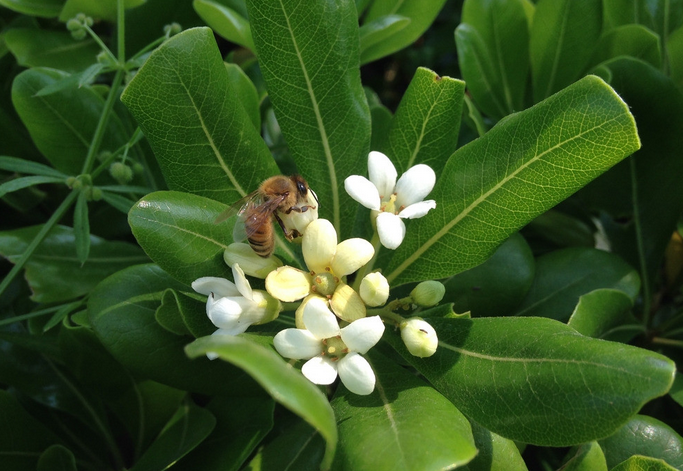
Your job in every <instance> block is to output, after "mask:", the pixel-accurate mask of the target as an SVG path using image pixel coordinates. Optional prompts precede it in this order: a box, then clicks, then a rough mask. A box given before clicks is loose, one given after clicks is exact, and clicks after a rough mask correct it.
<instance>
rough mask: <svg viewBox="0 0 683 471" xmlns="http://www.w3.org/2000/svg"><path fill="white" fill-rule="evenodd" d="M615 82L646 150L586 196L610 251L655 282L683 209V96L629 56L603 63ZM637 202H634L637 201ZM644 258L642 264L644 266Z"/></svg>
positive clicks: (661, 76)
mask: <svg viewBox="0 0 683 471" xmlns="http://www.w3.org/2000/svg"><path fill="white" fill-rule="evenodd" d="M603 65H604V67H605V68H607V69H608V70H609V72H610V74H611V76H612V79H611V84H612V86H614V88H615V90H617V92H618V93H619V94H620V96H622V97H623V98H624V100H626V101H627V103H628V104H629V106H630V108H631V109H632V111H633V114H634V116H637V124H638V133H639V135H640V137H641V139H642V142H643V148H642V149H641V150H639V151H638V152H637V153H636V154H634V155H633V156H632V157H631V158H630V159H628V160H626V161H624V162H622V163H621V164H620V165H618V166H617V167H615V168H614V169H613V170H612V171H611V172H608V173H607V174H605V175H604V176H603V177H601V178H600V179H598V180H596V181H595V182H594V183H593V184H591V185H590V186H589V187H587V188H586V190H587V191H588V192H587V193H585V194H582V196H583V197H584V198H586V201H588V203H589V204H590V206H591V207H592V208H593V209H597V210H600V211H601V212H602V213H601V216H602V217H601V221H602V223H603V226H604V227H605V230H606V232H607V235H608V236H609V239H610V244H611V250H612V251H613V252H614V253H617V254H619V255H621V256H622V257H623V258H624V260H626V261H627V262H628V263H630V264H631V265H632V266H633V267H637V268H638V270H639V272H640V275H641V278H642V280H643V285H647V286H652V284H653V283H655V279H656V277H657V276H658V274H659V270H660V268H661V262H662V257H663V255H664V250H665V249H666V246H667V245H668V244H669V240H670V238H671V234H672V233H673V232H674V230H675V228H676V224H677V222H678V217H679V215H680V214H681V212H682V211H683V186H681V185H679V178H678V175H683V159H681V158H680V150H681V149H682V148H683V133H680V132H678V131H679V130H680V129H683V95H681V93H680V92H679V91H678V90H677V89H676V86H675V85H674V84H673V82H672V81H671V80H670V79H669V78H668V77H666V76H665V75H664V74H662V73H661V72H659V71H658V70H656V69H654V68H653V67H652V66H650V65H648V64H646V63H644V62H641V61H638V60H636V59H631V58H622V59H618V60H614V61H611V62H608V63H606V64H603ZM634 202H635V204H634ZM643 262H644V265H643Z"/></svg>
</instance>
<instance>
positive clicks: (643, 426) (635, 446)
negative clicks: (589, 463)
mask: <svg viewBox="0 0 683 471" xmlns="http://www.w3.org/2000/svg"><path fill="white" fill-rule="evenodd" d="M600 446H601V447H602V450H603V451H604V453H605V458H606V459H607V466H608V467H609V468H610V469H612V468H613V467H614V466H616V465H617V464H619V463H621V462H622V461H624V460H626V459H627V458H628V457H629V456H631V455H643V456H649V457H652V458H658V459H661V460H664V461H666V462H667V463H668V464H669V465H671V466H673V467H674V468H676V469H679V470H680V469H683V438H681V436H680V435H679V434H677V433H676V432H675V431H674V430H673V429H672V428H671V427H669V426H668V425H666V424H665V423H664V422H660V421H659V420H657V419H655V418H653V417H648V416H645V415H637V416H635V417H633V418H632V419H631V420H629V421H628V423H626V424H625V425H624V426H623V427H621V428H620V429H619V430H618V431H617V432H616V433H615V434H614V435H612V436H610V437H607V438H605V439H604V440H600Z"/></svg>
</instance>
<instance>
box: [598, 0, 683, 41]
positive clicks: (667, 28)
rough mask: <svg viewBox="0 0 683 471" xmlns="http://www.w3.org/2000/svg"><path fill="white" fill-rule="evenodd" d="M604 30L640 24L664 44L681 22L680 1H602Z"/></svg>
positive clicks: (682, 9)
mask: <svg viewBox="0 0 683 471" xmlns="http://www.w3.org/2000/svg"><path fill="white" fill-rule="evenodd" d="M603 3H604V6H603V8H604V23H605V30H608V29H611V28H615V27H618V26H621V25H626V24H631V23H635V24H641V25H643V26H645V27H646V28H648V29H651V30H652V31H654V32H655V33H656V34H657V35H658V36H659V37H660V38H662V41H663V43H664V44H666V42H667V38H668V37H669V34H670V33H671V32H672V31H673V30H674V29H676V28H678V27H679V26H681V23H682V22H683V2H681V1H680V0H654V1H648V0H636V1H629V2H624V1H623V0H604V2H603Z"/></svg>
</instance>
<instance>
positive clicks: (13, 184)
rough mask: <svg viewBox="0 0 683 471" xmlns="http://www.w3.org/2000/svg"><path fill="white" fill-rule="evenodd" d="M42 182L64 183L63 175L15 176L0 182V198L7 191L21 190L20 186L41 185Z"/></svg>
mask: <svg viewBox="0 0 683 471" xmlns="http://www.w3.org/2000/svg"><path fill="white" fill-rule="evenodd" d="M44 183H64V177H44V176H42V175H36V176H30V177H21V178H15V179H13V180H9V181H7V182H5V183H2V184H0V198H2V197H3V196H5V195H6V194H7V193H12V192H14V191H18V190H21V189H22V188H28V187H31V186H35V185H42V184H44Z"/></svg>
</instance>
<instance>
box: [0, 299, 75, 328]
mask: <svg viewBox="0 0 683 471" xmlns="http://www.w3.org/2000/svg"><path fill="white" fill-rule="evenodd" d="M69 304H71V303H67V304H60V305H59V306H53V307H48V308H45V309H40V310H39V311H33V312H29V313H28V314H21V315H19V316H14V317H10V318H9V319H3V320H1V321H0V327H2V326H3V325H8V324H14V323H15V322H19V321H25V320H26V319H32V318H34V317H40V316H44V315H46V314H52V313H53V312H57V311H59V310H60V309H62V308H63V307H64V306H68V305H69Z"/></svg>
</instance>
